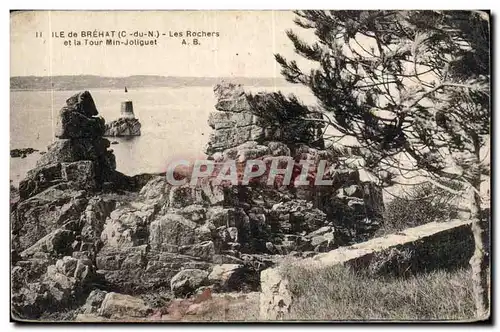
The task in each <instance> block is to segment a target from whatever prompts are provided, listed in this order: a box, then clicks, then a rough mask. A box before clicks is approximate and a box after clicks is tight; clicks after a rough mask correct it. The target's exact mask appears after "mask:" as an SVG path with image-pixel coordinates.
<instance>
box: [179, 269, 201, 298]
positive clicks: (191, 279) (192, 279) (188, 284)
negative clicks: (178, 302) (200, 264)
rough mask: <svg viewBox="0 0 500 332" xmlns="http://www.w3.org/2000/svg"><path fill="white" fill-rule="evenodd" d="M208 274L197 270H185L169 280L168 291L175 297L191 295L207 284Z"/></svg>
mask: <svg viewBox="0 0 500 332" xmlns="http://www.w3.org/2000/svg"><path fill="white" fill-rule="evenodd" d="M207 277H208V272H206V271H203V270H198V269H185V270H182V271H180V272H179V273H177V274H176V275H175V276H174V277H173V278H172V280H170V289H171V290H172V292H174V294H175V295H176V296H182V295H187V294H190V293H193V292H194V291H195V290H196V289H197V288H199V287H200V286H204V285H206V283H207V281H208V280H207Z"/></svg>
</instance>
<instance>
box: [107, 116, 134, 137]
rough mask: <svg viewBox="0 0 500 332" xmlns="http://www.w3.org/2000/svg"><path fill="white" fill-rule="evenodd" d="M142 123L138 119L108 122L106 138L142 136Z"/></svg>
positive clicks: (121, 119) (120, 119)
mask: <svg viewBox="0 0 500 332" xmlns="http://www.w3.org/2000/svg"><path fill="white" fill-rule="evenodd" d="M140 135H141V123H140V122H139V120H138V119H135V118H134V119H130V118H119V119H118V120H114V121H111V122H108V123H107V124H106V127H105V130H104V136H140Z"/></svg>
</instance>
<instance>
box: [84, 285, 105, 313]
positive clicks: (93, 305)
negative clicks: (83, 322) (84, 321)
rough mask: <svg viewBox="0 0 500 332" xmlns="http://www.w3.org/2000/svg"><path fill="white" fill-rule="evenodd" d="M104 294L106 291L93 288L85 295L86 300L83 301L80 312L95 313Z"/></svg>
mask: <svg viewBox="0 0 500 332" xmlns="http://www.w3.org/2000/svg"><path fill="white" fill-rule="evenodd" d="M106 294H107V293H106V292H105V291H102V290H99V289H94V290H93V291H92V292H90V294H89V296H88V297H87V301H85V304H84V305H83V307H82V308H81V312H82V313H83V314H96V313H97V312H98V310H99V308H100V307H101V305H102V302H103V301H104V298H105V297H106Z"/></svg>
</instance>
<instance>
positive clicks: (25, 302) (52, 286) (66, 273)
mask: <svg viewBox="0 0 500 332" xmlns="http://www.w3.org/2000/svg"><path fill="white" fill-rule="evenodd" d="M30 266H33V265H30ZM21 270H22V267H21V266H17V267H16V271H17V272H16V271H13V276H12V278H13V285H15V286H13V292H12V293H13V294H12V306H13V311H14V312H15V313H16V315H17V316H19V318H22V319H26V318H36V317H38V316H39V315H40V314H41V313H43V312H50V311H57V310H62V309H63V308H64V307H68V306H70V305H72V304H73V303H74V302H75V299H78V298H79V297H81V296H82V294H84V293H85V292H86V291H87V289H88V284H89V283H90V282H91V281H92V280H93V278H94V277H95V272H94V269H93V267H92V264H91V262H90V261H89V260H85V259H75V258H73V257H68V256H65V257H63V258H62V259H60V260H58V261H57V262H56V263H55V264H54V265H49V266H48V267H47V268H46V269H44V270H43V272H42V273H43V274H42V275H39V276H38V278H36V279H34V278H33V276H32V277H31V278H27V279H20V278H21V277H22V276H24V277H26V275H23V273H22V271H21ZM14 272H15V273H14ZM27 272H28V273H29V274H32V272H29V271H27Z"/></svg>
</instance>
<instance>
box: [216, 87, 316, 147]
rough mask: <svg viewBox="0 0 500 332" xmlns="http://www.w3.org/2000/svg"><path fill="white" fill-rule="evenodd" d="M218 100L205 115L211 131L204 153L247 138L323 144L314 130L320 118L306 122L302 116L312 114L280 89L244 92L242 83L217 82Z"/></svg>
mask: <svg viewBox="0 0 500 332" xmlns="http://www.w3.org/2000/svg"><path fill="white" fill-rule="evenodd" d="M214 92H215V96H216V98H217V103H216V104H215V109H216V111H213V112H212V113H211V114H210V116H209V119H208V124H209V125H210V127H212V128H213V129H215V130H214V131H213V132H212V133H211V134H210V140H209V143H208V145H207V146H206V153H207V154H209V155H211V154H214V153H215V152H222V151H224V150H226V149H230V148H234V147H237V146H239V145H241V144H244V143H246V142H249V141H254V142H257V143H262V142H265V141H279V142H286V143H289V144H294V143H305V144H311V145H314V146H316V147H321V146H322V144H323V143H322V139H321V138H320V137H318V136H317V131H318V129H320V128H321V127H322V126H323V125H322V124H321V122H306V121H303V119H302V118H303V117H306V118H307V117H311V118H314V117H316V115H315V114H313V113H311V112H309V110H308V109H307V108H306V107H305V106H303V105H302V104H300V103H299V102H298V101H297V100H290V99H287V98H285V97H284V96H283V95H281V94H280V93H273V94H266V93H259V94H257V95H255V96H254V95H250V94H247V93H246V92H245V91H244V89H243V87H242V86H241V85H235V84H231V83H222V84H218V85H217V86H215V88H214Z"/></svg>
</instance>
